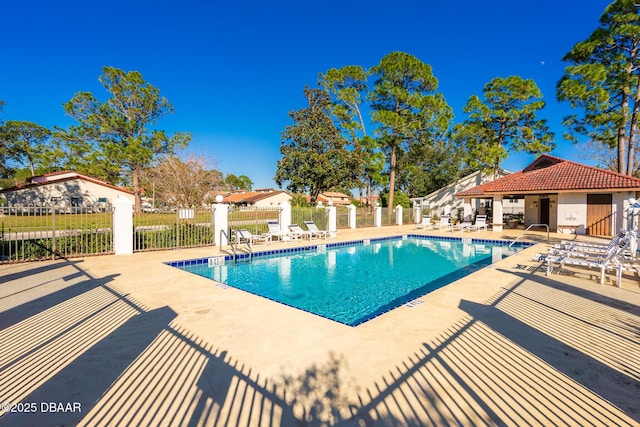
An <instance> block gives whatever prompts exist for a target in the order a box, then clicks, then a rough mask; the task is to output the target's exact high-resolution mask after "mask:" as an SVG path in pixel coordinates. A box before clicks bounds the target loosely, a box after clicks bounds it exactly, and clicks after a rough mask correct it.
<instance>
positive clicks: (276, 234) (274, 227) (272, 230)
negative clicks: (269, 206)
mask: <svg viewBox="0 0 640 427" xmlns="http://www.w3.org/2000/svg"><path fill="white" fill-rule="evenodd" d="M267 227H269V231H268V232H267V233H266V234H265V235H266V236H270V237H271V240H273V239H278V240H288V238H290V237H291V233H289V232H288V231H285V230H282V229H280V223H279V222H278V221H267Z"/></svg>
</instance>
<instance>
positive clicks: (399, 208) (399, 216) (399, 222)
mask: <svg viewBox="0 0 640 427" xmlns="http://www.w3.org/2000/svg"><path fill="white" fill-rule="evenodd" d="M396 225H402V206H400V205H398V206H396Z"/></svg>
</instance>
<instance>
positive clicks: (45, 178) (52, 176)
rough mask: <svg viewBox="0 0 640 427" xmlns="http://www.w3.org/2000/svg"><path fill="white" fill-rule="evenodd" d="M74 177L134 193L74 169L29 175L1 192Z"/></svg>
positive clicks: (0, 190) (69, 179) (0, 191)
mask: <svg viewBox="0 0 640 427" xmlns="http://www.w3.org/2000/svg"><path fill="white" fill-rule="evenodd" d="M74 179H81V180H83V181H87V182H92V183H94V184H98V185H102V186H104V187H108V188H113V189H114V190H118V191H122V192H124V193H128V194H133V191H131V190H128V189H126V188H124V187H118V186H115V185H113V184H111V183H109V182H107V181H104V180H101V179H98V178H93V177H90V176H87V175H83V174H81V173H78V172H74V171H69V170H66V171H60V172H51V173H46V174H43V175H37V176H30V177H28V178H27V179H26V180H25V182H24V183H22V184H18V185H16V186H15V187H11V188H4V189H0V193H9V192H12V191H16V190H23V189H25V188H31V187H37V186H40V185H48V184H53V183H56V182H64V181H71V180H74Z"/></svg>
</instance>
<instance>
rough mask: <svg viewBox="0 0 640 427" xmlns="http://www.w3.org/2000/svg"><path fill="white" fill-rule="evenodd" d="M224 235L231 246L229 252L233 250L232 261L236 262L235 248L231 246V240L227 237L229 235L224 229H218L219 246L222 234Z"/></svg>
mask: <svg viewBox="0 0 640 427" xmlns="http://www.w3.org/2000/svg"><path fill="white" fill-rule="evenodd" d="M223 235H224V237H225V238H226V239H227V243H229V246H230V247H231V252H233V263H234V264H235V263H236V256H237V255H236V248H235V247H234V246H233V240H231V239H230V238H229V235H228V234H227V232H226V231H224V229H221V230H220V247H222V236H223Z"/></svg>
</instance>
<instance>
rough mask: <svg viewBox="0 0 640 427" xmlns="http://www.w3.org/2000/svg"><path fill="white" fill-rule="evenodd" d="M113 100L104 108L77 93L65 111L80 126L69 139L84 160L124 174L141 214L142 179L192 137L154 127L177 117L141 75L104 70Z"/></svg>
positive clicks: (103, 77)
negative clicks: (159, 159) (142, 174)
mask: <svg viewBox="0 0 640 427" xmlns="http://www.w3.org/2000/svg"><path fill="white" fill-rule="evenodd" d="M99 80H100V83H102V86H103V87H104V88H105V89H106V90H107V92H108V93H109V94H110V95H111V98H109V99H108V100H107V101H106V102H104V103H101V102H100V101H99V100H98V99H97V98H96V97H94V95H93V94H91V93H90V92H78V93H76V94H75V95H74V97H73V98H72V99H71V100H70V101H69V102H67V103H65V104H64V108H65V111H66V112H67V114H69V115H70V116H71V117H73V118H74V119H76V120H77V121H78V122H79V123H80V124H79V125H78V126H75V127H71V128H70V129H69V130H68V131H66V132H65V135H64V138H65V139H66V141H67V142H68V143H69V144H70V145H71V146H72V147H73V148H72V149H76V150H77V152H78V154H79V155H81V156H83V157H84V156H89V158H88V159H87V160H89V161H90V162H91V163H92V164H93V165H94V166H95V165H101V166H102V167H103V168H104V170H105V171H111V173H112V174H113V173H114V172H116V170H117V172H118V173H119V172H120V171H122V172H123V173H124V174H125V176H126V178H127V179H128V180H130V184H131V186H132V187H133V191H134V195H135V200H136V211H139V210H140V197H141V187H140V175H141V173H142V172H143V170H144V169H145V168H147V167H149V166H150V165H152V164H153V163H154V162H155V161H156V160H157V159H158V158H159V157H160V156H162V155H171V154H173V153H174V152H175V150H176V149H177V148H181V147H185V146H186V145H187V143H188V142H189V141H190V140H191V135H189V134H188V133H176V134H174V135H173V136H169V135H167V134H166V133H165V132H164V131H162V130H157V129H155V128H154V127H153V125H155V124H156V122H157V121H158V120H159V119H161V118H162V117H164V116H166V115H167V114H170V113H172V112H173V106H172V105H171V103H169V101H168V100H167V99H166V98H164V97H162V96H160V90H159V89H158V88H157V87H155V86H153V85H151V84H149V83H147V82H145V81H144V79H143V78H142V75H141V74H140V73H139V72H137V71H130V72H125V71H123V70H120V69H117V68H114V67H104V68H103V74H102V75H101V76H100V78H99Z"/></svg>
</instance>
